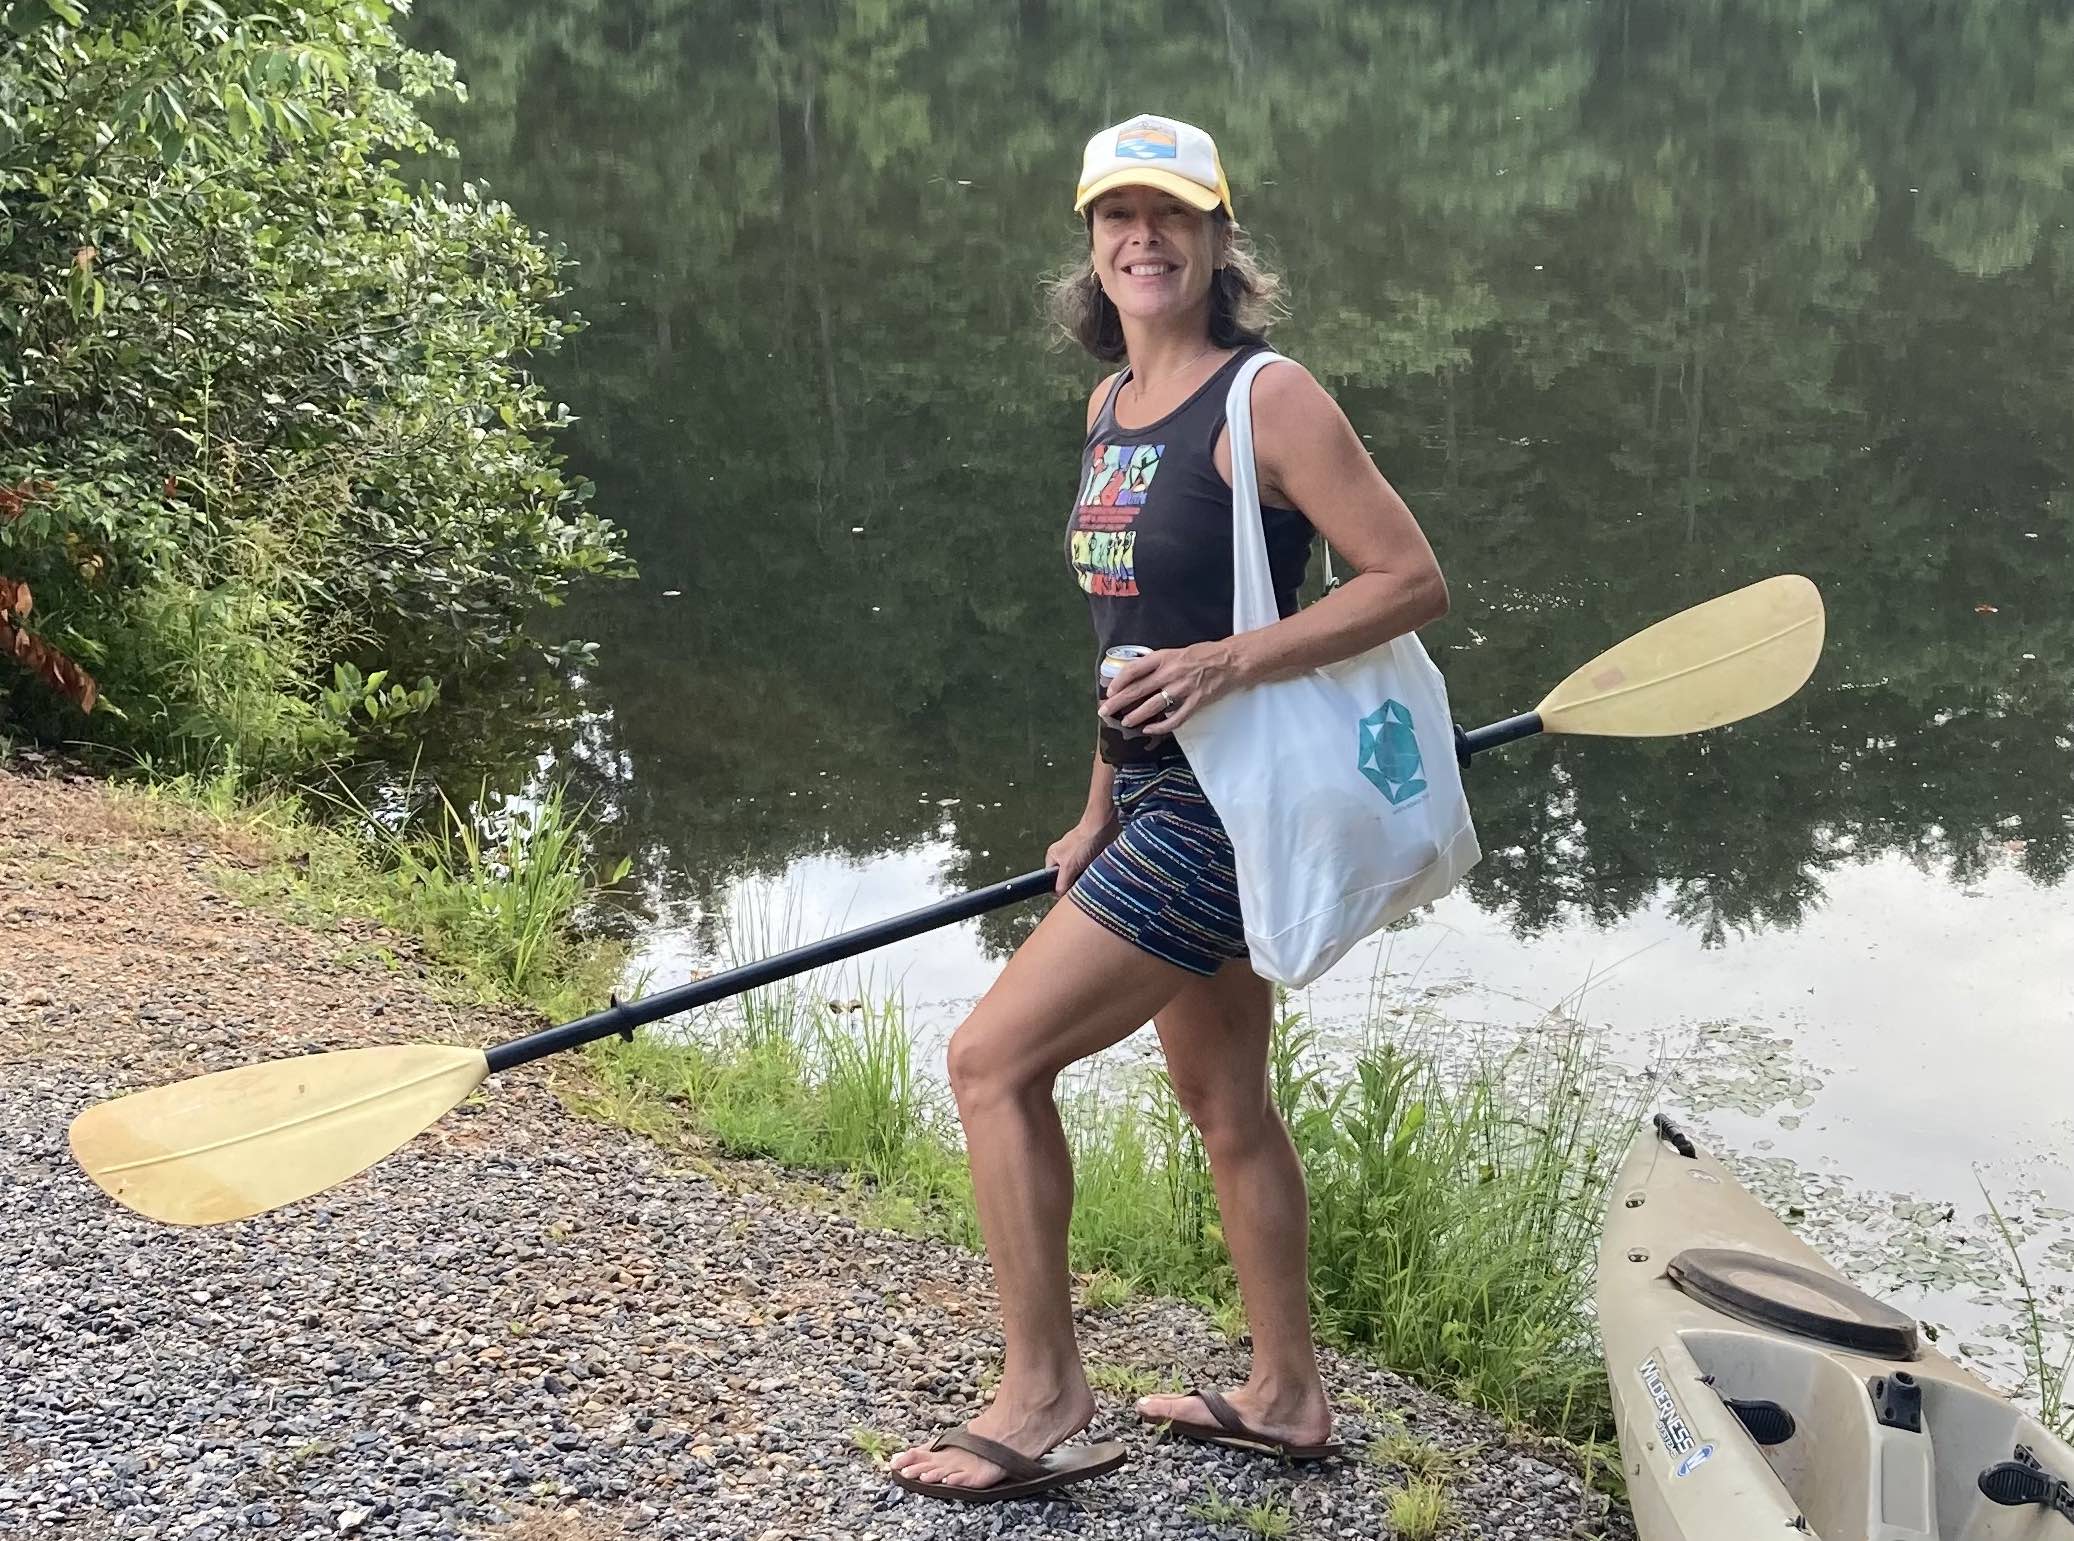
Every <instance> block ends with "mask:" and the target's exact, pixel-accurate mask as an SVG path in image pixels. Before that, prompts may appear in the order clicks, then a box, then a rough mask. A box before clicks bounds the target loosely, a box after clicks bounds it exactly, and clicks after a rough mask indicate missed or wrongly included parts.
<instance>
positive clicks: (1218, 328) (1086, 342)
mask: <svg viewBox="0 0 2074 1541" xmlns="http://www.w3.org/2000/svg"><path fill="white" fill-rule="evenodd" d="M1210 221H1211V224H1212V225H1213V226H1214V227H1215V230H1216V233H1217V235H1218V238H1219V242H1220V244H1221V246H1222V248H1223V254H1224V263H1223V266H1221V267H1219V268H1218V269H1217V272H1216V274H1215V276H1214V277H1212V278H1211V280H1210V341H1211V343H1212V344H1213V345H1215V346H1216V347H1219V348H1237V347H1243V346H1250V345H1252V344H1255V343H1264V342H1266V341H1267V334H1268V329H1269V328H1270V327H1272V326H1273V325H1274V324H1275V323H1276V322H1277V321H1279V320H1281V319H1282V318H1283V317H1284V316H1286V315H1287V314H1288V313H1289V312H1288V307H1287V306H1285V305H1284V304H1283V303H1282V280H1281V279H1280V277H1278V276H1277V275H1276V274H1275V273H1274V272H1273V271H1272V270H1271V269H1270V268H1269V267H1268V266H1267V264H1266V263H1265V262H1263V261H1261V259H1260V254H1259V253H1258V252H1257V251H1255V250H1254V249H1253V241H1252V238H1251V237H1250V236H1248V235H1247V234H1246V231H1245V229H1244V227H1242V226H1241V225H1240V224H1239V222H1238V221H1237V220H1235V219H1233V218H1232V217H1231V216H1230V215H1228V214H1226V213H1225V212H1224V211H1223V210H1222V209H1215V210H1212V211H1211V214H1210ZM1088 230H1089V249H1088V251H1086V252H1084V253H1082V255H1081V257H1080V260H1079V261H1078V262H1075V263H1074V264H1072V265H1071V266H1070V267H1067V268H1065V269H1063V270H1061V271H1060V272H1058V273H1056V274H1054V275H1053V276H1052V277H1051V278H1050V279H1048V280H1046V283H1045V299H1046V305H1047V308H1048V309H1049V310H1050V312H1051V320H1052V324H1053V325H1054V326H1056V327H1057V328H1058V330H1059V335H1060V338H1061V340H1063V341H1068V342H1077V343H1079V344H1080V346H1081V347H1083V348H1085V349H1087V351H1088V352H1090V353H1092V354H1093V355H1094V356H1095V357H1096V358H1098V359H1100V360H1101V361H1102V362H1103V363H1105V364H1116V363H1120V362H1122V360H1123V357H1124V347H1123V318H1122V317H1121V316H1119V315H1118V314H1117V313H1116V306H1115V305H1114V304H1113V303H1112V302H1111V301H1110V298H1109V296H1108V295H1106V294H1104V293H1103V292H1102V281H1101V280H1100V279H1099V278H1097V277H1096V276H1095V264H1094V251H1093V230H1094V225H1093V221H1092V218H1090V220H1089V225H1088Z"/></svg>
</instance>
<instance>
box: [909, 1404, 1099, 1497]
mask: <svg viewBox="0 0 2074 1541" xmlns="http://www.w3.org/2000/svg"><path fill="white" fill-rule="evenodd" d="M1094 1416H1095V1398H1094V1393H1093V1392H1091V1391H1089V1390H1088V1388H1087V1383H1086V1382H1085V1381H1083V1382H1081V1384H1080V1385H1079V1386H1078V1387H1077V1388H1076V1389H1074V1390H1071V1391H1062V1392H1056V1393H1054V1394H1051V1395H1049V1396H1044V1397H1039V1398H1034V1399H1024V1398H1020V1397H1016V1396H1013V1395H1012V1394H1011V1392H1010V1390H1009V1388H1008V1387H1007V1386H1006V1385H1005V1384H1004V1385H1003V1386H1002V1387H1001V1389H1000V1390H999V1391H998V1392H997V1393H996V1394H995V1397H994V1401H993V1404H992V1405H991V1406H989V1407H988V1408H987V1409H986V1410H985V1411H984V1412H982V1413H981V1414H980V1415H979V1416H978V1417H976V1418H974V1419H973V1420H972V1422H971V1423H969V1424H967V1425H966V1427H967V1428H969V1429H971V1430H972V1432H973V1433H975V1434H980V1435H984V1436H985V1437H986V1438H988V1439H991V1440H995V1441H997V1442H998V1443H1000V1444H1004V1445H1006V1446H1008V1448H1009V1449H1011V1450H1014V1451H1017V1452H1019V1453H1021V1454H1023V1455H1026V1456H1028V1457H1030V1458H1031V1459H1032V1460H1036V1459H1037V1458H1038V1457H1039V1456H1041V1455H1043V1454H1044V1452H1045V1451H1047V1450H1049V1449H1051V1448H1052V1446H1054V1445H1057V1444H1061V1443H1063V1442H1064V1441H1066V1440H1069V1439H1071V1438H1072V1437H1073V1436H1074V1435H1075V1434H1078V1433H1079V1432H1080V1431H1081V1430H1082V1429H1084V1428H1086V1427H1087V1426H1088V1424H1089V1423H1090V1422H1092V1421H1093V1420H1094ZM889 1464H890V1465H891V1466H892V1468H893V1470H894V1471H896V1472H898V1473H900V1475H901V1476H903V1477H906V1478H908V1479H909V1480H910V1481H913V1482H941V1483H945V1484H948V1485H949V1486H952V1487H992V1486H993V1485H994V1484H995V1483H997V1482H999V1481H1001V1480H1002V1479H1003V1478H1005V1477H1006V1476H1007V1475H1008V1473H1007V1472H1005V1471H1003V1470H1002V1469H1001V1468H1000V1467H998V1466H996V1465H995V1464H994V1463H993V1462H992V1461H988V1460H983V1459H981V1458H980V1457H979V1456H976V1455H974V1454H972V1452H971V1451H969V1450H954V1449H949V1448H946V1449H942V1450H931V1449H930V1448H929V1447H928V1446H927V1445H916V1446H915V1447H914V1448H912V1449H910V1450H903V1451H901V1452H900V1454H898V1455H896V1456H894V1457H893V1459H892V1461H891V1462H890V1463H889Z"/></svg>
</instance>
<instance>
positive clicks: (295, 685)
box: [0, 0, 630, 769]
mask: <svg viewBox="0 0 2074 1541" xmlns="http://www.w3.org/2000/svg"><path fill="white" fill-rule="evenodd" d="M390 16H391V10H390V7H389V6H387V5H384V4H382V3H380V0H344V3H337V4H328V5H321V6H320V5H306V4H303V3H300V0H271V3H268V0H184V3H183V0H130V3H114V0H110V3H99V4H96V3H87V0H12V3H0V486H15V487H35V488H36V489H37V492H38V494H39V495H38V496H35V497H34V498H30V499H27V500H26V501H25V506H24V507H23V509H22V511H21V513H20V514H19V516H18V517H17V518H15V519H14V520H12V521H11V522H6V523H0V573H4V574H7V575H10V576H12V577H15V578H17V579H20V580H22V581H25V582H28V583H29V584H31V585H32V586H33V588H34V592H35V595H36V600H37V604H38V612H37V613H38V618H39V629H40V632H41V634H42V635H43V636H44V637H46V638H48V639H49V641H50V644H51V645H52V646H54V647H56V648H58V649H61V650H62V651H63V652H64V653H65V654H67V655H69V656H70V657H71V658H72V659H75V660H77V661H78V662H79V663H80V664H81V665H83V666H84V667H85V668H86V669H87V670H89V671H90V672H91V673H92V674H93V675H94V676H95V678H96V679H97V680H98V682H99V684H100V688H101V691H102V696H103V701H104V704H105V705H106V706H108V707H110V708H113V709H114V711H115V713H116V715H117V716H118V717H119V718H120V719H121V724H122V726H121V727H120V729H119V730H118V732H119V733H120V734H121V736H123V737H125V738H127V739H128V740H129V741H131V742H132V743H135V744H140V745H144V746H149V747H151V748H154V749H156V750H158V751H160V752H166V751H169V750H179V749H182V748H194V747H197V746H199V747H201V748H202V749H203V750H204V752H205V753H214V751H215V749H216V747H217V746H219V745H220V746H222V747H224V748H227V749H229V750H231V751H233V752H234V753H235V754H236V756H237V757H238V758H239V759H240V761H242V762H243V763H245V764H247V765H250V766H252V767H254V768H255V769H263V768H266V767H269V766H279V765H293V764H297V763H307V762H309V761H312V760H315V759H320V758H322V757H324V756H326V755H329V754H333V753H336V752H338V751H340V750H341V749H343V748H344V747H346V746H347V745H348V744H350V742H351V741H352V739H353V737H354V736H355V734H356V732H357V731H359V730H360V729H361V728H363V727H364V726H365V725H366V723H367V722H369V721H375V722H378V721H379V720H380V718H379V717H378V716H376V715H375V714H367V715H366V716H364V717H356V716H355V715H354V714H352V713H350V712H341V711H340V710H338V709H337V705H336V703H332V704H330V705H327V704H326V702H325V700H324V699H323V698H322V697H321V695H320V691H321V689H322V687H323V686H324V685H325V684H328V683H332V682H333V681H334V680H335V679H336V678H337V676H336V673H335V666H336V665H337V664H338V663H340V662H349V661H350V662H353V663H354V664H355V666H356V667H358V666H359V665H361V664H366V665H377V666H386V667H387V668H388V669H389V670H390V672H391V673H392V675H393V674H400V673H403V672H404V671H405V670H408V671H409V674H408V675H407V676H406V677H411V678H419V679H420V680H421V681H422V680H423V679H424V678H425V677H426V676H432V677H434V678H436V677H438V676H441V675H445V674H450V673H451V672H453V671H457V670H464V669H466V668H468V667H469V666H471V665H472V664H477V663H480V662H483V661H485V660H486V659H488V658H490V657H508V656H510V655H511V654H512V653H513V652H514V651H516V650H517V649H519V648H520V647H521V646H522V645H523V634H522V630H521V627H522V623H523V621H524V619H525V617H526V616H527V615H528V614H529V613H530V612H532V611H534V610H535V609H536V608H537V607H538V606H540V605H542V604H548V605H552V604H555V603H558V602H559V600H560V598H561V596H562V594H563V592H564V591H565V590H566V588H567V586H568V585H569V584H570V582H572V581H573V580H575V579H576V578H578V577H580V576H583V575H586V574H612V575H621V574H624V573H626V572H628V571H630V569H629V568H628V566H627V564H626V562H625V560H624V557H623V556H622V554H621V550H620V537H619V532H618V531H617V530H616V529H615V528H614V526H612V525H611V524H610V523H609V522H608V521H605V520H602V519H600V518H598V517H597V516H596V515H595V514H594V513H592V512H591V511H590V510H589V509H588V508H587V507H586V506H585V504H586V501H587V499H588V497H589V494H590V491H591V488H590V486H589V484H588V483H586V482H583V481H582V480H581V479H580V478H573V477H568V476H565V475H564V474H563V472H562V470H561V469H560V461H559V458H558V457H557V456H555V455H554V454H553V453H552V452H551V451H550V449H549V448H548V444H547V440H548V437H549V435H550V434H551V433H552V431H553V430H554V429H556V428H558V427H560V426H562V425H564V424H566V423H567V422H568V421H569V416H568V411H567V408H566V407H562V406H559V405H556V404H553V403H550V402H549V401H548V400H547V399H546V398H545V397H544V396H543V395H542V393H541V392H540V390H539V388H538V386H537V385H536V384H535V383H534V382H533V380H532V379H531V378H530V377H529V376H528V375H527V373H526V372H525V371H524V370H523V369H522V368H521V367H520V365H519V363H518V362H517V360H519V359H521V358H523V357H524V356H525V355H527V354H529V353H534V352H538V351H542V350H546V349H551V348H553V347H554V346H556V345H557V344H558V342H559V340H560V339H561V338H562V337H563V336H565V335H566V334H567V333H568V332H570V331H571V330H573V329H574V327H575V326H576V325H577V322H576V321H575V319H574V318H571V319H568V320H564V319H560V318H558V317H556V316H555V315H554V314H553V312H552V309H551V307H552V306H553V304H554V302H555V300H556V299H557V298H558V296H559V295H560V293H561V288H560V276H561V270H562V260H561V258H560V257H559V255H558V254H556V253H555V252H553V251H550V250H548V249H547V248H546V247H544V246H543V245H542V244H541V243H540V242H539V241H538V240H537V239H536V238H535V237H534V236H533V234H532V233H531V232H529V231H528V230H527V229H526V228H525V227H524V226H522V225H521V224H520V223H519V222H518V221H517V220H516V219H515V218H514V217H513V216H512V212H511V210H510V209H509V208H508V207H506V206H504V205H503V204H501V203H498V202H495V201H493V200H490V199H487V198H485V197H484V196H482V195H481V193H480V192H479V191H478V190H477V189H476V188H474V187H473V186H468V185H464V186H463V187H462V188H461V189H460V191H459V194H458V195H457V196H456V195H450V194H449V193H448V192H447V191H446V190H445V189H444V188H441V187H438V186H431V187H423V188H419V189H417V190H412V189H410V188H408V187H407V186H406V185H405V184H404V183H403V182H402V181H401V180H400V179H399V177H398V175H397V173H398V170H399V163H398V162H397V161H396V160H394V159H388V158H385V157H386V156H387V155H389V154H392V153H395V154H424V153H431V152H435V151H437V152H444V151H445V149H446V147H445V146H443V145H441V144H439V143H438V142H437V141H436V140H435V138H434V136H433V135H432V133H431V131H430V130H429V129H428V128H427V127H426V126H425V124H424V123H423V122H422V121H421V120H420V118H419V117H418V115H417V111H416V107H415V103H416V102H417V100H418V99H420V98H423V97H425V96H427V95H428V94H431V93H435V92H453V93H456V94H458V93H459V92H460V90H461V88H460V87H459V85H458V84H457V83H456V82H455V80H454V77H453V68H452V65H451V63H450V62H449V61H447V60H445V59H442V58H440V57H438V56H435V55H427V54H423V53H418V52H415V51H413V50H410V49H408V48H406V47H404V46H403V44H402V43H401V42H400V41H399V39H398V37H397V35H396V33H395V31H394V30H393V29H392V27H391V25H390ZM582 647H583V645H582V644H565V646H564V650H565V651H578V650H581V649H582ZM10 705H12V706H13V707H14V709H16V710H17V711H25V712H27V711H34V712H37V713H39V714H40V716H41V718H42V719H43V721H44V722H45V724H46V725H51V724H54V723H55V722H56V720H57V718H56V716H55V713H56V711H57V709H58V708H57V702H56V699H55V698H54V697H53V696H52V694H51V693H50V692H49V691H48V690H47V688H45V687H42V686H39V685H37V684H36V683H35V682H34V681H33V679H32V678H31V677H30V676H29V675H27V674H26V673H22V672H19V671H13V670H10V671H8V673H7V674H6V675H4V676H0V716H4V715H5V713H6V712H7V710H8V708H9V706H10Z"/></svg>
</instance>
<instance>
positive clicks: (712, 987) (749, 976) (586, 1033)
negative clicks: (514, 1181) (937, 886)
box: [483, 867, 1058, 1072]
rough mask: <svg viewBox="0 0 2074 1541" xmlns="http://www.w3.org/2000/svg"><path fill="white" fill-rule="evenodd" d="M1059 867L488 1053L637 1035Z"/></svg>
mask: <svg viewBox="0 0 2074 1541" xmlns="http://www.w3.org/2000/svg"><path fill="white" fill-rule="evenodd" d="M1057 881H1058V871H1057V869H1055V868H1051V867H1047V868H1045V869H1044V870H1043V871H1041V872H1025V873H1024V874H1023V875H1022V876H1021V877H1019V878H1010V879H1009V880H1008V881H1007V882H1005V883H995V884H993V885H991V886H990V887H987V888H978V889H974V890H973V891H972V892H971V893H969V894H960V895H958V897H956V898H955V899H945V900H944V901H943V902H942V903H940V904H932V905H929V906H927V907H926V908H923V909H919V910H911V911H909V912H908V913H907V914H905V915H896V916H894V917H893V918H892V919H891V920H882V921H879V922H878V923H877V924H875V925H869V926H860V927H859V928H858V929H857V930H855V931H845V932H844V933H843V934H842V935H841V936H831V937H826V938H824V939H823V940H821V941H818V942H809V943H808V944H807V945H806V946H804V947H795V948H793V949H792V950H791V951H790V952H781V953H779V954H778V955H777V956H776V957H774V958H765V959H764V960H763V961H762V962H760V963H749V964H744V965H743V966H742V967H741V968H735V969H729V970H728V971H727V972H726V973H724V974H714V975H712V976H710V977H708V978H705V979H694V980H692V981H691V982H690V983H689V984H682V985H679V986H677V988H676V989H674V990H665V991H663V993H662V994H660V995H650V996H645V997H643V998H642V999H640V1000H638V1001H622V1000H618V999H615V1000H614V1001H613V1002H612V1004H611V1005H610V1006H608V1007H606V1008H605V1009H604V1010H603V1011H594V1012H592V1013H591V1014H590V1015H589V1016H587V1017H579V1018H577V1020H575V1021H574V1022H564V1023H563V1024H562V1025H561V1026H560V1027H549V1028H543V1029H541V1030H540V1031H539V1032H537V1033H528V1034H527V1035H526V1036H525V1037H523V1038H514V1039H512V1040H511V1042H509V1043H500V1044H498V1045H497V1047H496V1048H494V1049H491V1050H489V1051H488V1053H486V1054H485V1055H484V1056H483V1057H484V1058H485V1059H487V1060H488V1061H489V1062H490V1069H491V1070H492V1071H493V1072H494V1071H498V1070H509V1069H510V1068H511V1067H512V1066H513V1065H523V1064H525V1063H526V1062H527V1061H529V1060H536V1059H539V1058H540V1057H541V1056H543V1055H547V1054H557V1053H560V1052H561V1051H562V1050H563V1049H573V1048H575V1047H576V1046H577V1045H578V1044H581V1043H590V1042H592V1041H593V1040H594V1039H598V1038H610V1037H612V1036H613V1035H614V1034H615V1033H617V1034H619V1035H620V1036H622V1037H625V1038H631V1037H633V1036H634V1029H635V1028H637V1027H640V1026H642V1025H643V1024H644V1023H648V1022H654V1021H656V1020H658V1019H659V1018H662V1017H673V1016H675V1015H676V1014H677V1013H678V1012H680V1011H690V1010H691V1009H692V1008H693V1007H694V1006H704V1005H707V1004H709V1003H711V1002H713V1001H718V1000H725V999H726V998H727V997H728V996H730V995H740V994H741V993H742V992H743V991H745V990H754V989H755V988H756V987H757V986H758V985H767V984H771V983H774V982H775V981H777V980H780V979H784V978H786V977H788V976H789V975H792V974H804V973H806V972H807V971H808V970H809V969H817V968H825V967H826V966H827V965H829V964H831V963H840V962H841V961H842V960H843V959H845V958H851V957H855V956H856V955H857V954H858V953H860V952H869V951H871V949H872V948H874V947H884V946H885V945H886V944H887V943H889V942H902V941H905V940H907V938H909V937H911V936H919V935H921V934H922V933H923V932H924V931H934V930H936V929H937V928H938V927H939V926H948V925H952V924H954V923H956V922H957V921H961V920H969V919H970V918H971V917H972V916H974V915H984V914H986V913H987V911H989V910H1000V909H1006V908H1007V907H1008V906H1009V905H1011V904H1021V903H1022V902H1023V901H1024V900H1025V899H1034V898H1036V897H1037V896H1038V895H1039V894H1048V893H1050V892H1051V891H1052V889H1053V887H1054V886H1056V884H1057Z"/></svg>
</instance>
